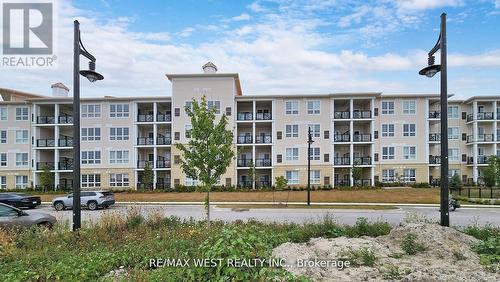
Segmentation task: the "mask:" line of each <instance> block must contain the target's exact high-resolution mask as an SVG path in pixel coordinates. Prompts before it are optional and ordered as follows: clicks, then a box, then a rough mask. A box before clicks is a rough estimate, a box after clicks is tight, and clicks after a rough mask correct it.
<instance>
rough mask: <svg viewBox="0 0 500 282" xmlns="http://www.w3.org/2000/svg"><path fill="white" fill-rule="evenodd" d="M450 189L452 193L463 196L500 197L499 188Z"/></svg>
mask: <svg viewBox="0 0 500 282" xmlns="http://www.w3.org/2000/svg"><path fill="white" fill-rule="evenodd" d="M450 191H451V193H452V194H453V195H458V196H463V197H467V198H488V199H500V188H493V187H492V188H485V187H472V188H471V187H469V188H451V189H450Z"/></svg>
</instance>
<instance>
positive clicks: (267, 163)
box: [255, 159, 271, 167]
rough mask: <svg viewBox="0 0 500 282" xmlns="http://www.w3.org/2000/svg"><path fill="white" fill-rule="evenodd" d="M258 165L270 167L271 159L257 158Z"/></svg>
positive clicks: (256, 164)
mask: <svg viewBox="0 0 500 282" xmlns="http://www.w3.org/2000/svg"><path fill="white" fill-rule="evenodd" d="M255 166H256V167H268V166H271V159H256V160H255Z"/></svg>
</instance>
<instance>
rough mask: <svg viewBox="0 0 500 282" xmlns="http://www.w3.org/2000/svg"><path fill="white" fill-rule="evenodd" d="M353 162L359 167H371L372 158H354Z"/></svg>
mask: <svg viewBox="0 0 500 282" xmlns="http://www.w3.org/2000/svg"><path fill="white" fill-rule="evenodd" d="M353 162H354V164H357V165H371V164H372V157H354V159H353Z"/></svg>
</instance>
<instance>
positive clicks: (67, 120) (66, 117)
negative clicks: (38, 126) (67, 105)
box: [57, 115, 73, 124]
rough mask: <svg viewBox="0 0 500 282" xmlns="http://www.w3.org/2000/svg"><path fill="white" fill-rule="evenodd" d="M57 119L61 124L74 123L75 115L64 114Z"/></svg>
mask: <svg viewBox="0 0 500 282" xmlns="http://www.w3.org/2000/svg"><path fill="white" fill-rule="evenodd" d="M57 120H58V122H59V123H61V124H71V123H73V116H70V115H62V116H59V117H57Z"/></svg>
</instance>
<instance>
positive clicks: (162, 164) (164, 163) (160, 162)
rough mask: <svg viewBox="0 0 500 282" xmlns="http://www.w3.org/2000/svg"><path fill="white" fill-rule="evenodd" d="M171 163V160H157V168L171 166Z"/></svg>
mask: <svg viewBox="0 0 500 282" xmlns="http://www.w3.org/2000/svg"><path fill="white" fill-rule="evenodd" d="M171 165H172V162H171V161H170V160H156V168H170V167H171Z"/></svg>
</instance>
